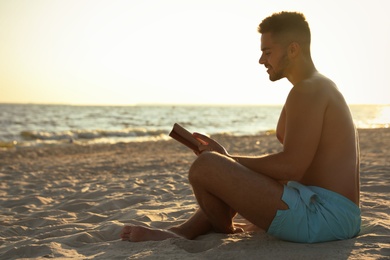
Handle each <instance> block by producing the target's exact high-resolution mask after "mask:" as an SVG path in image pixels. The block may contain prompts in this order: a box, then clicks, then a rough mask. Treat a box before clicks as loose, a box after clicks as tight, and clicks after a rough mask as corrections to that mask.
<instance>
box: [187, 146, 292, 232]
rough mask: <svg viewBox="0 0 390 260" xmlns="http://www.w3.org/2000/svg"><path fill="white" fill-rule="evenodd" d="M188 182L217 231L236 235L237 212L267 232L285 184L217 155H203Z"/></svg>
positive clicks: (278, 206)
mask: <svg viewBox="0 0 390 260" xmlns="http://www.w3.org/2000/svg"><path fill="white" fill-rule="evenodd" d="M189 180H190V183H191V185H192V188H193V190H194V193H195V196H196V198H197V200H198V203H199V206H200V208H201V209H202V210H203V212H204V213H205V214H206V216H207V217H208V220H209V222H210V223H211V224H212V226H213V227H214V229H215V230H216V231H219V232H223V233H234V232H236V229H235V227H234V225H233V217H234V215H235V213H236V212H238V213H239V214H240V215H242V216H243V217H244V218H245V219H247V220H249V221H250V222H251V223H253V224H255V225H256V226H258V227H260V228H262V229H264V230H268V228H269V226H270V225H271V223H272V220H273V218H274V217H275V215H276V211H277V210H279V209H287V208H288V207H287V205H286V204H285V203H284V202H283V201H282V200H281V198H282V194H283V185H282V184H280V183H279V182H277V181H275V180H273V179H271V178H269V177H268V176H265V175H262V174H260V173H256V172H253V171H252V170H250V169H248V168H246V167H244V166H242V165H240V164H239V163H237V162H235V161H234V160H232V159H230V158H227V157H226V156H222V155H220V154H217V153H209V152H206V153H203V154H201V155H199V157H198V158H197V160H196V161H195V162H194V164H193V165H192V166H191V169H190V173H189Z"/></svg>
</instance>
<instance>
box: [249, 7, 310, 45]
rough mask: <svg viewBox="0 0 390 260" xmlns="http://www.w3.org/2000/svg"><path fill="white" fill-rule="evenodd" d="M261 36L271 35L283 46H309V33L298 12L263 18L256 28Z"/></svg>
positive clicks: (303, 18) (276, 14) (304, 19)
mask: <svg viewBox="0 0 390 260" xmlns="http://www.w3.org/2000/svg"><path fill="white" fill-rule="evenodd" d="M257 30H258V32H259V33H261V34H264V33H271V34H272V36H273V37H275V39H276V40H277V41H278V42H279V43H281V44H284V45H288V44H290V43H291V42H298V43H299V44H301V45H306V46H307V47H309V46H310V41H311V33H310V28H309V24H308V22H307V21H306V18H305V16H304V15H303V14H302V13H298V12H280V13H274V14H272V15H271V16H269V17H267V18H265V19H264V20H263V21H262V22H261V23H260V24H259V27H258V29H257Z"/></svg>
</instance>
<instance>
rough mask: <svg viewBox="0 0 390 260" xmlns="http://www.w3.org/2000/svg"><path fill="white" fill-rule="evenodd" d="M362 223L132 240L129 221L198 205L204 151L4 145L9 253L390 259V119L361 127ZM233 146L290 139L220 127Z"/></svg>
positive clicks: (179, 216)
mask: <svg viewBox="0 0 390 260" xmlns="http://www.w3.org/2000/svg"><path fill="white" fill-rule="evenodd" d="M359 135H360V147H361V209H362V218H363V223H362V230H361V233H360V235H359V236H358V237H356V238H354V239H350V240H346V241H335V242H328V243H319V244H297V243H291V242H285V241H281V240H278V239H276V238H273V237H271V236H269V235H267V234H266V233H242V234H234V235H223V234H208V235H204V236H201V237H199V238H198V239H196V240H192V241H189V240H185V239H179V238H174V239H168V240H165V241H162V242H140V243H132V242H124V241H121V240H120V238H119V233H120V231H121V229H122V227H123V226H124V225H125V224H140V225H144V226H153V227H157V228H166V227H169V226H171V225H175V224H178V223H181V222H183V221H184V220H186V219H187V218H188V217H189V216H190V215H191V214H192V213H193V212H194V211H195V209H196V208H197V204H196V201H195V199H194V196H193V194H192V191H191V187H190V186H189V184H188V180H187V171H188V168H189V165H190V164H191V162H192V161H193V160H194V159H195V155H194V154H193V153H192V152H191V151H189V150H188V149H187V148H186V147H184V146H182V145H181V144H179V143H177V142H175V141H174V140H169V141H158V142H138V143H119V144H112V145H108V144H104V145H103V144H100V145H92V146H80V145H75V144H69V145H64V146H53V147H40V148H19V149H14V150H0V180H1V184H0V185H1V186H0V187H1V188H0V195H1V201H0V211H1V214H0V223H1V225H0V259H23V258H35V259H46V258H61V259H390V201H389V198H390V147H389V143H390V129H364V130H363V129H361V130H359ZM214 137H215V138H216V139H217V140H218V141H219V142H220V143H222V144H224V145H225V146H226V148H227V149H228V150H229V151H230V152H231V153H232V154H234V153H238V152H239V153H240V154H251V155H255V154H263V153H272V152H276V151H279V150H280V149H281V146H280V144H279V143H278V142H277V141H276V138H275V137H274V135H273V133H269V134H264V135H260V136H248V137H232V136H223V135H221V136H214Z"/></svg>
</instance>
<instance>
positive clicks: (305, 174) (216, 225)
mask: <svg viewBox="0 0 390 260" xmlns="http://www.w3.org/2000/svg"><path fill="white" fill-rule="evenodd" d="M258 31H259V33H261V51H262V55H261V57H260V60H259V63H260V64H262V65H264V66H265V67H266V69H267V73H268V74H269V78H270V80H271V81H276V80H279V79H282V78H284V77H286V78H287V79H288V80H289V81H290V82H291V84H292V85H293V87H292V89H291V91H290V93H289V95H288V97H287V100H286V103H285V105H284V107H283V110H282V112H281V115H280V118H279V122H278V125H277V131H276V136H277V138H278V139H279V141H280V142H281V143H282V144H283V150H282V151H281V152H279V153H275V154H270V155H263V156H256V157H248V156H233V155H230V154H229V153H228V152H227V151H226V150H225V148H224V147H223V146H222V145H220V144H218V143H217V142H216V141H214V140H213V139H211V138H208V137H206V136H203V135H201V134H198V133H194V136H195V137H196V138H198V139H199V140H200V141H201V142H202V143H203V144H202V145H200V146H199V148H200V150H201V151H202V152H201V153H200V154H199V155H198V157H197V159H196V160H195V161H194V163H193V164H192V166H191V168H190V170H189V181H190V183H191V185H192V187H193V191H194V194H195V197H196V199H197V201H198V204H199V209H198V210H197V211H196V212H195V214H194V215H193V216H192V217H191V218H190V219H189V220H187V221H186V222H184V223H183V224H181V225H178V226H175V227H172V228H170V229H168V230H160V229H151V228H145V227H140V226H125V227H124V228H123V230H122V233H121V237H122V240H130V241H133V242H137V241H146V240H163V239H167V238H172V237H184V238H187V239H194V238H196V237H197V236H199V235H202V234H206V233H208V232H211V231H215V232H221V233H226V234H231V233H236V232H243V231H247V229H246V228H247V227H245V226H241V225H240V226H239V225H236V224H235V223H234V222H233V220H234V217H235V216H236V214H240V215H241V216H242V217H244V218H245V219H246V220H248V221H249V222H250V223H252V224H253V225H252V226H255V227H258V228H260V229H263V230H265V231H267V232H268V233H269V234H270V235H273V236H275V237H278V238H280V239H284V240H288V241H294V242H303V243H314V242H324V241H331V240H338V239H348V238H352V237H354V236H356V235H357V234H358V233H359V230H360V223H361V217H360V209H359V144H358V139H357V133H356V130H355V127H354V124H353V122H352V118H351V114H350V111H349V108H348V106H347V104H346V102H345V100H344V98H343V96H342V94H341V93H340V92H339V91H338V89H337V88H336V85H335V84H334V83H333V82H332V81H331V80H330V79H328V78H326V77H325V76H323V75H321V74H320V73H319V72H318V71H317V70H316V68H315V66H314V64H313V61H312V59H311V54H310V29H309V25H308V23H307V22H306V19H305V17H304V16H303V15H302V14H300V13H294V12H282V13H277V14H273V15H272V16H270V17H267V18H266V19H264V20H263V21H262V23H261V24H260V25H259V28H258Z"/></svg>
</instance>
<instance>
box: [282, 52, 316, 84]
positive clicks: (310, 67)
mask: <svg viewBox="0 0 390 260" xmlns="http://www.w3.org/2000/svg"><path fill="white" fill-rule="evenodd" d="M316 72H317V69H316V68H315V66H314V64H313V62H312V61H311V59H310V60H306V61H302V62H300V63H298V64H295V65H294V68H293V70H292V71H291V73H290V74H289V75H287V79H288V81H290V82H291V84H292V85H293V86H295V85H297V84H298V83H299V82H301V81H303V80H305V79H308V78H310V77H312V76H313V75H314V74H315V73H316Z"/></svg>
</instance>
